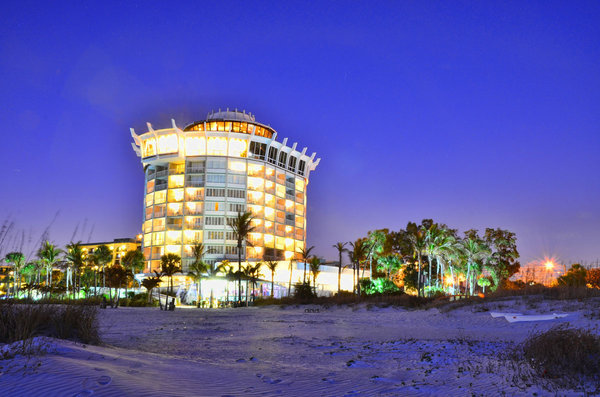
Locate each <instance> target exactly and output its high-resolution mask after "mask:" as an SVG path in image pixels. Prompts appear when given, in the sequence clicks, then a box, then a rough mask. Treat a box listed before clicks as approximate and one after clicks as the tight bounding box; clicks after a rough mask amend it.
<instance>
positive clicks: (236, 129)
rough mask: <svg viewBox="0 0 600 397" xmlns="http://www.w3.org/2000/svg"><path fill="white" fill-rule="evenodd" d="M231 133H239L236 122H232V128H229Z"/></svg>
mask: <svg viewBox="0 0 600 397" xmlns="http://www.w3.org/2000/svg"><path fill="white" fill-rule="evenodd" d="M231 132H240V123H239V122H237V121H234V122H233V124H232V126H231Z"/></svg>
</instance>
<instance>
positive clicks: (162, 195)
mask: <svg viewBox="0 0 600 397" xmlns="http://www.w3.org/2000/svg"><path fill="white" fill-rule="evenodd" d="M166 200H167V191H166V190H161V191H160V192H156V193H154V204H162V203H164V202H165V201H166Z"/></svg>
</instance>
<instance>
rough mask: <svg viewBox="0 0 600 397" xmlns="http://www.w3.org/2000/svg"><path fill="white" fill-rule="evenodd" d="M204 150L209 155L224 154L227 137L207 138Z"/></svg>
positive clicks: (225, 152)
mask: <svg viewBox="0 0 600 397" xmlns="http://www.w3.org/2000/svg"><path fill="white" fill-rule="evenodd" d="M206 151H207V152H208V154H209V155H217V156H225V155H226V154H227V139H225V138H218V137H212V138H208V143H207V148H206Z"/></svg>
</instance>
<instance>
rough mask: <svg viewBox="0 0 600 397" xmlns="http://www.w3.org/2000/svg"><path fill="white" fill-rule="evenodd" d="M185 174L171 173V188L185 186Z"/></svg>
mask: <svg viewBox="0 0 600 397" xmlns="http://www.w3.org/2000/svg"><path fill="white" fill-rule="evenodd" d="M183 181H184V176H183V175H170V176H169V189H172V188H176V187H183Z"/></svg>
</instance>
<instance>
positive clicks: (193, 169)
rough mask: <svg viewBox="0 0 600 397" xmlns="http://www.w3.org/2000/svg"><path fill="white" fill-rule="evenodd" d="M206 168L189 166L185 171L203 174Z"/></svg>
mask: <svg viewBox="0 0 600 397" xmlns="http://www.w3.org/2000/svg"><path fill="white" fill-rule="evenodd" d="M205 169H206V168H204V167H188V168H187V169H186V170H185V172H186V173H187V174H203V173H204V170H205Z"/></svg>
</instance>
